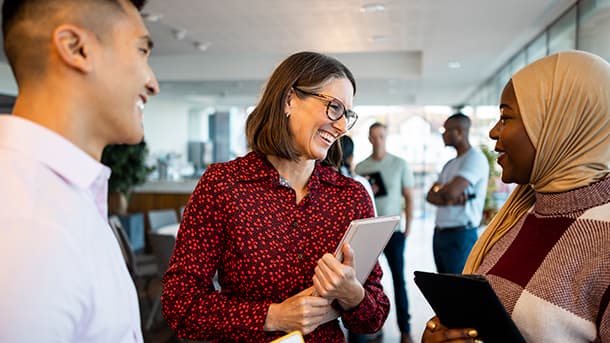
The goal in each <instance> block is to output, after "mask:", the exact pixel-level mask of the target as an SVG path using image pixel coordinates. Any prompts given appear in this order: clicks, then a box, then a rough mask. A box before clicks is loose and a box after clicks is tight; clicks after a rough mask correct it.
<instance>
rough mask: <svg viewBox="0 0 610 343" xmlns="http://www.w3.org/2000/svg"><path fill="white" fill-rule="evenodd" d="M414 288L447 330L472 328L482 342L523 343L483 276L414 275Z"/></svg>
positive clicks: (521, 337) (515, 327) (418, 273)
mask: <svg viewBox="0 0 610 343" xmlns="http://www.w3.org/2000/svg"><path fill="white" fill-rule="evenodd" d="M415 284H416V285H417V287H419V289H420V290H421V292H422V293H423V294H424V297H425V298H426V300H427V301H428V303H429V304H430V306H431V307H432V309H433V310H434V312H435V313H436V315H437V316H438V318H439V319H440V321H441V323H443V325H445V326H446V327H448V328H474V329H476V330H477V331H478V332H479V337H480V339H482V340H483V341H484V342H499V343H503V342H511V343H512V342H517V343H519V342H523V343H525V339H524V338H523V336H522V335H521V333H520V332H519V329H518V328H517V326H516V325H515V323H514V322H513V321H512V319H511V317H510V315H509V314H508V312H506V309H505V308H504V305H502V302H501V301H500V299H499V298H498V296H497V295H496V293H495V292H494V290H493V289H492V288H491V285H490V284H489V282H488V281H487V279H486V278H485V277H484V276H482V275H456V274H436V273H427V272H420V271H416V272H415Z"/></svg>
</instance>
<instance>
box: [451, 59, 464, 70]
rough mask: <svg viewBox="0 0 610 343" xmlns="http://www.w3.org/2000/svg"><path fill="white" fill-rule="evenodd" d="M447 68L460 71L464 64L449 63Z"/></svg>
mask: <svg viewBox="0 0 610 343" xmlns="http://www.w3.org/2000/svg"><path fill="white" fill-rule="evenodd" d="M447 66H448V67H449V68H451V69H460V68H462V64H461V63H460V62H458V61H450V62H449V63H447Z"/></svg>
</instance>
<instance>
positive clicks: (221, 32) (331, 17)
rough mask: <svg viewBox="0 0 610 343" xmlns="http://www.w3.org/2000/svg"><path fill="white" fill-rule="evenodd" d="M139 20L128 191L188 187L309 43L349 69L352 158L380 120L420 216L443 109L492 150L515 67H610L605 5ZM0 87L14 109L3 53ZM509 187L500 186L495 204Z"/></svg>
mask: <svg viewBox="0 0 610 343" xmlns="http://www.w3.org/2000/svg"><path fill="white" fill-rule="evenodd" d="M143 15H144V18H145V22H146V25H147V27H148V28H149V30H150V32H151V35H152V38H153V40H154V42H155V48H154V49H153V52H152V55H151V57H150V64H151V66H152V68H153V70H154V71H155V73H156V75H157V78H158V80H159V82H160V89H161V93H160V94H159V95H158V96H156V97H153V98H151V100H150V102H149V104H148V105H147V106H146V108H145V118H144V126H145V132H146V137H145V140H146V143H147V145H148V149H149V152H150V154H149V156H148V161H147V163H148V164H149V165H151V166H155V167H156V170H155V171H154V172H153V173H152V174H151V175H150V181H149V182H148V184H146V185H144V186H141V187H140V188H139V189H136V192H137V191H140V192H147V191H150V192H153V193H155V192H157V193H158V192H159V191H160V189H161V188H162V191H165V192H168V191H169V192H171V191H172V190H175V191H176V192H178V193H180V192H186V193H188V192H190V190H192V189H193V187H194V182H195V180H196V179H197V178H198V177H199V176H200V175H201V173H202V172H203V170H204V169H205V166H206V165H208V164H210V163H213V162H222V161H227V160H230V159H232V158H234V157H236V156H241V155H244V154H245V153H246V152H247V150H248V149H247V146H246V142H245V135H244V124H245V119H246V117H247V115H248V113H249V112H250V111H251V110H252V108H253V106H255V105H256V102H257V99H258V97H259V95H260V94H261V91H262V89H263V87H264V82H265V80H266V79H267V78H268V77H269V75H270V74H271V72H272V70H273V69H274V67H275V66H276V65H277V64H278V63H279V62H280V61H281V60H282V59H284V58H285V57H287V56H288V55H290V54H291V53H294V52H297V51H302V50H312V51H318V52H322V53H326V54H329V55H332V56H335V57H337V58H338V59H339V60H341V61H342V62H344V63H345V64H346V65H347V66H348V67H349V68H350V69H351V70H352V72H353V73H354V75H355V78H356V82H357V87H358V89H357V94H356V96H355V98H354V105H355V107H354V110H355V111H356V112H357V113H358V114H359V120H358V122H357V123H356V125H355V127H354V128H353V129H352V131H351V132H350V135H351V136H352V137H353V139H354V141H355V158H354V160H355V162H358V161H361V160H362V159H364V158H365V157H366V156H368V155H369V154H370V153H371V147H370V144H369V143H368V139H367V136H368V127H369V125H370V124H372V123H373V122H375V121H381V122H383V123H385V124H387V125H388V140H387V143H388V151H389V152H391V153H394V154H396V155H398V156H400V157H402V158H404V159H406V160H407V161H408V162H409V164H410V166H411V167H412V169H413V171H414V173H415V175H416V187H415V194H414V199H415V201H416V207H415V208H416V217H426V216H430V211H433V209H432V208H431V206H429V205H426V203H425V201H424V198H425V192H426V191H427V189H428V188H429V187H430V185H431V183H432V182H433V181H434V180H435V179H436V176H437V173H438V172H439V171H440V168H441V167H442V166H443V164H444V163H445V162H446V161H447V160H448V159H449V158H451V157H453V156H454V154H455V151H454V150H453V149H451V148H446V147H444V146H443V142H442V138H441V134H440V131H439V129H440V128H441V127H442V125H443V122H444V120H445V119H446V118H447V117H448V116H449V115H451V114H452V113H454V112H455V111H458V110H460V111H462V112H463V113H465V114H467V115H469V116H470V117H471V118H472V120H473V124H474V125H473V129H472V130H471V143H473V145H475V146H486V147H488V148H490V149H491V150H493V142H492V141H491V140H490V139H489V138H488V131H489V129H490V128H491V127H492V126H493V124H494V123H495V121H496V120H497V118H498V115H499V110H498V100H499V97H500V92H501V90H502V89H503V87H504V85H505V83H506V82H507V81H508V80H509V78H510V76H511V75H512V74H513V73H514V72H516V71H517V70H519V69H520V68H521V67H523V66H525V65H526V64H528V63H530V62H532V61H534V60H536V59H538V58H541V57H543V56H546V55H549V54H552V53H555V52H558V51H562V50H569V49H579V50H585V51H590V52H593V53H595V54H598V55H600V56H601V57H603V58H604V59H606V60H608V61H610V0H579V1H574V0H512V1H501V0H462V1H455V0H372V1H367V0H334V1H325V0H310V1H306V2H304V1H293V0H284V1H279V0H248V1H246V0H225V1H209V0H205V1H202V0H174V1H167V0H151V1H149V3H148V5H147V6H146V7H145V9H144V11H143ZM0 94H1V95H0V112H2V113H10V110H11V107H12V102H13V101H14V97H15V95H16V94H17V87H16V84H15V82H14V80H13V76H12V74H11V71H10V68H9V67H8V65H7V62H6V58H5V57H4V56H3V55H2V56H0ZM161 166H162V167H161ZM509 191H510V187H509V186H506V185H502V184H500V183H499V184H498V185H497V188H496V192H497V193H498V196H497V198H498V201H499V202H501V201H502V199H503V198H505V196H506V195H507V194H508V192H509Z"/></svg>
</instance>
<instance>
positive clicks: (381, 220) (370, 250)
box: [335, 216, 400, 284]
mask: <svg viewBox="0 0 610 343" xmlns="http://www.w3.org/2000/svg"><path fill="white" fill-rule="evenodd" d="M398 223H400V216H382V217H374V218H366V219H357V220H353V221H352V222H351V223H350V225H349V227H348V228H347V231H345V235H343V238H342V239H341V242H339V245H338V246H337V250H336V251H335V257H336V258H337V260H339V261H343V253H342V252H341V248H342V247H343V244H344V243H349V244H350V246H351V247H352V249H353V250H354V257H355V258H354V269H356V278H357V279H358V281H360V283H361V284H364V282H365V281H366V279H367V278H368V277H369V274H370V273H371V270H372V269H373V266H375V262H377V258H378V257H379V255H380V254H381V252H382V251H383V248H385V245H386V244H387V243H388V241H389V240H390V237H391V236H392V233H393V232H394V229H395V228H396V225H398Z"/></svg>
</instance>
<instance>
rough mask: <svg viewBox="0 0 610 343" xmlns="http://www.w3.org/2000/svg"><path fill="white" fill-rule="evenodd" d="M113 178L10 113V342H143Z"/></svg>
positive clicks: (6, 282)
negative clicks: (116, 227) (115, 218)
mask: <svg viewBox="0 0 610 343" xmlns="http://www.w3.org/2000/svg"><path fill="white" fill-rule="evenodd" d="M109 176H110V170H109V169H108V168H107V167H105V166H104V165H102V164H100V163H99V162H98V161H96V160H94V159H93V158H91V157H90V156H89V155H87V154H86V153H85V152H83V151H82V150H80V149H79V148H78V147H76V146H75V145H73V144H72V143H70V142H69V141H67V140H66V139H65V138H63V137H61V136H59V135H58V134H56V133H54V132H52V131H50V130H48V129H46V128H44V127H41V126H39V125H37V124H35V123H33V122H30V121H27V120H25V119H22V118H19V117H16V116H11V115H0V282H1V283H2V285H1V286H0V289H1V292H0V309H2V310H1V311H0V342H79V343H81V342H100V343H101V342H142V331H141V328H140V315H139V308H138V298H137V294H136V290H135V287H134V285H133V282H132V280H131V278H130V276H129V273H128V271H127V268H126V266H125V263H124V261H123V258H122V255H121V251H120V249H119V246H118V243H117V241H116V239H115V238H114V236H113V234H112V231H111V229H110V227H109V226H108V221H107V206H106V198H107V188H108V177H109Z"/></svg>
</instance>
